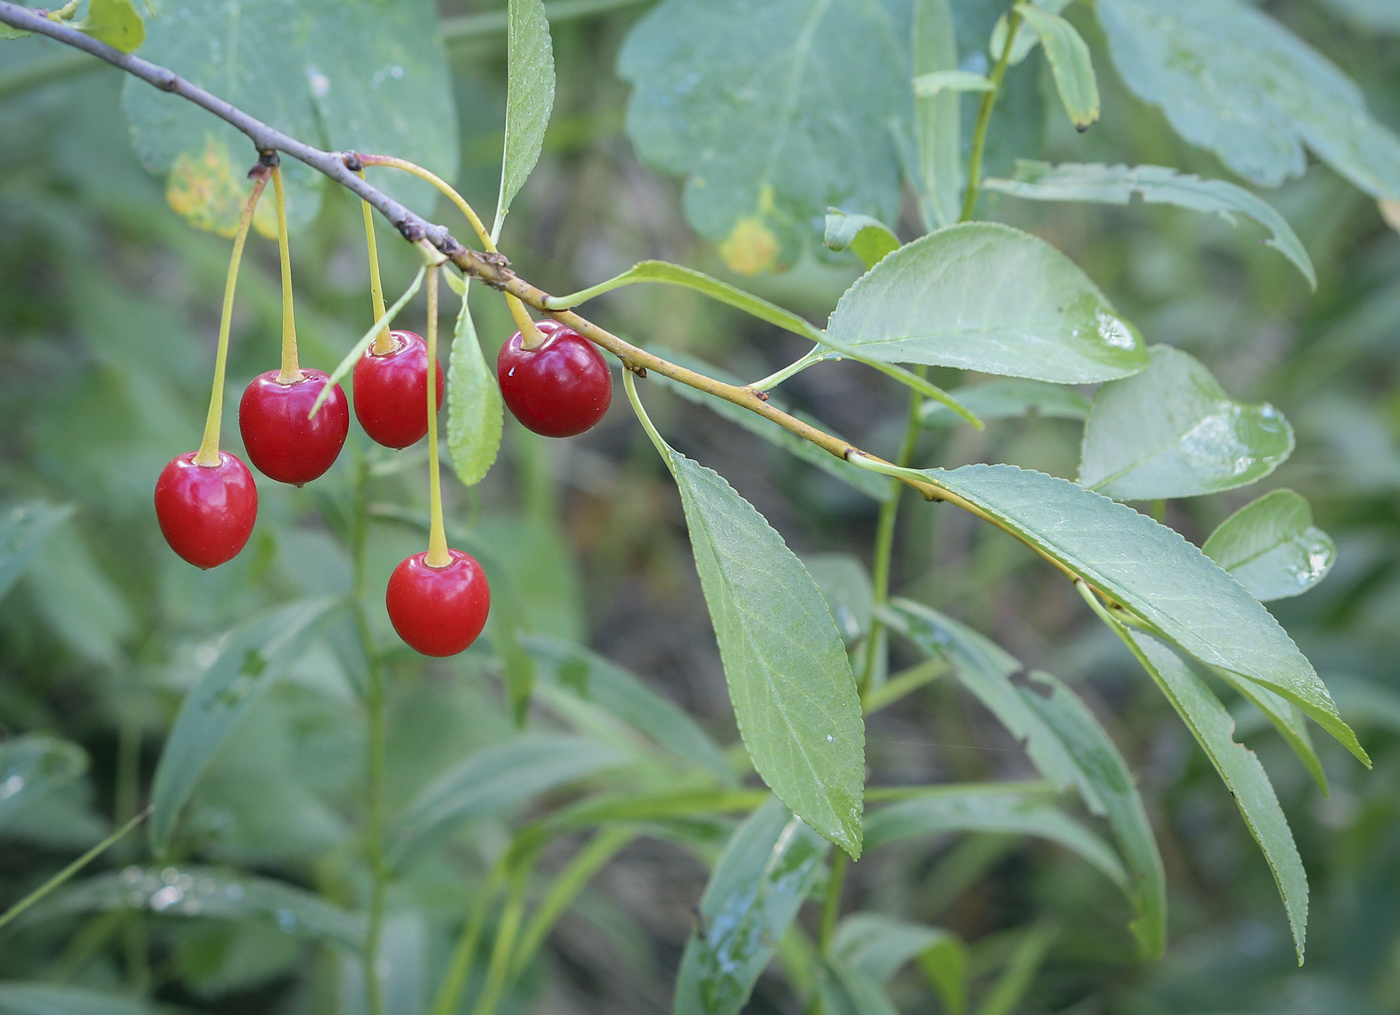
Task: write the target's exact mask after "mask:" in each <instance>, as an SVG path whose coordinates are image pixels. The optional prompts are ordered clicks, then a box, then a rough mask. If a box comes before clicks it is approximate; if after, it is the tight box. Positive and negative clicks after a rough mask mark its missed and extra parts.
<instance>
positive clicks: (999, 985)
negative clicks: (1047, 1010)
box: [977, 924, 1060, 1015]
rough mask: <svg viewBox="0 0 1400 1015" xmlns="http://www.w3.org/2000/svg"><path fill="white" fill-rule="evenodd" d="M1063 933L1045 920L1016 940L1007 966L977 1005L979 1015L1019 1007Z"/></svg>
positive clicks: (1009, 1012) (1009, 1014)
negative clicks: (1046, 957) (1053, 945)
mask: <svg viewBox="0 0 1400 1015" xmlns="http://www.w3.org/2000/svg"><path fill="white" fill-rule="evenodd" d="M1059 933H1060V932H1059V931H1058V930H1057V929H1056V928H1055V927H1053V926H1048V925H1045V924H1041V925H1039V926H1034V927H1030V928H1028V929H1027V930H1026V931H1025V932H1024V934H1023V935H1022V936H1021V939H1020V941H1018V942H1017V943H1016V949H1015V951H1013V952H1012V953H1011V958H1010V960H1009V961H1008V962H1007V963H1006V968H1005V969H1003V970H1002V973H1001V975H1000V976H999V977H997V980H996V982H995V983H994V984H992V985H991V989H990V990H988V991H987V993H986V995H984V996H983V998H982V1003H981V1004H979V1005H978V1006H977V1015H1013V1013H1014V1012H1016V1011H1017V1010H1019V1009H1020V1008H1021V1002H1022V1001H1024V1000H1025V997H1026V995H1027V994H1028V993H1030V989H1031V984H1032V983H1033V982H1034V981H1035V976H1036V973H1038V972H1040V967H1041V964H1042V963H1043V962H1044V961H1045V955H1046V953H1047V952H1048V951H1049V950H1050V946H1051V945H1052V944H1054V943H1055V939H1056V938H1057V937H1059Z"/></svg>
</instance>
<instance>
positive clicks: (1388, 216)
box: [1378, 197, 1400, 233]
mask: <svg viewBox="0 0 1400 1015" xmlns="http://www.w3.org/2000/svg"><path fill="white" fill-rule="evenodd" d="M1378 203H1379V204H1380V206H1381V218H1383V219H1385V223H1386V225H1388V226H1390V228H1392V229H1394V230H1395V231H1396V232H1398V233H1400V201H1397V200H1395V199H1394V198H1390V197H1384V198H1381V200H1380V201H1379V202H1378Z"/></svg>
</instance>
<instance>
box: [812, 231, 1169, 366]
mask: <svg viewBox="0 0 1400 1015" xmlns="http://www.w3.org/2000/svg"><path fill="white" fill-rule="evenodd" d="M827 331H828V332H829V334H830V336H831V338H832V339H833V340H834V341H835V342H836V343H838V344H840V345H846V346H849V347H851V348H852V349H854V350H857V351H859V352H861V353H864V354H865V355H867V356H871V357H873V358H875V359H879V360H885V361H886V362H890V363H925V364H928V365H930V366H949V367H961V368H963V369H965V370H979V371H981V372H982V373H988V374H1003V375H1007V376H1011V377H1033V378H1036V379H1038V380H1042V381H1054V382H1056V383H1060V384H1084V383H1089V382H1093V381H1105V380H1111V379H1113V378H1116V377H1127V376H1129V375H1130V374H1135V373H1137V372H1138V371H1139V370H1141V369H1142V368H1143V367H1145V366H1146V365H1147V350H1146V348H1145V347H1144V346H1143V342H1142V339H1141V338H1140V337H1139V336H1138V334H1137V332H1136V331H1135V330H1134V329H1133V328H1132V326H1131V325H1129V324H1128V323H1127V322H1125V321H1123V320H1122V319H1120V318H1119V317H1118V315H1117V313H1116V311H1114V309H1113V307H1112V306H1111V305H1110V304H1109V303H1108V301H1107V299H1106V298H1105V297H1104V296H1103V294H1102V293H1101V292H1099V290H1098V288H1097V287H1096V286H1095V285H1094V283H1093V282H1091V281H1089V279H1088V277H1087V276H1086V275H1085V274H1084V273H1083V272H1082V271H1080V270H1079V269H1078V268H1077V267H1076V266H1075V265H1074V263H1073V262H1071V261H1070V260H1069V258H1067V257H1065V256H1064V255H1063V254H1061V253H1060V252H1059V251H1057V250H1056V249H1055V248H1054V247H1051V246H1050V245H1049V244H1048V243H1046V242H1045V241H1044V240H1040V239H1037V238H1036V237H1034V236H1031V235H1030V234H1029V233H1023V232H1021V231H1019V230H1017V229H1012V228H1010V227H1009V226H1003V225H997V224H994V223H990V222H971V223H967V224H965V225H959V226H953V227H951V228H949V229H942V230H940V231H938V232H936V233H933V234H932V235H929V236H925V237H923V238H922V239H919V240H915V241H914V242H913V243H910V244H907V245H905V246H903V247H901V248H900V249H899V250H897V251H895V252H894V253H893V254H891V255H890V256H888V257H886V258H885V259H884V260H883V261H881V262H880V263H879V264H878V265H876V266H875V267H874V268H873V269H871V271H870V272H869V273H867V274H866V275H865V276H864V277H862V278H860V279H858V280H857V281H856V283H855V285H853V286H851V288H850V289H849V290H848V291H847V292H846V294H845V295H844V296H842V297H841V302H840V303H838V304H837V305H836V311H835V312H834V313H833V314H832V315H831V321H830V322H829V324H828V326H827Z"/></svg>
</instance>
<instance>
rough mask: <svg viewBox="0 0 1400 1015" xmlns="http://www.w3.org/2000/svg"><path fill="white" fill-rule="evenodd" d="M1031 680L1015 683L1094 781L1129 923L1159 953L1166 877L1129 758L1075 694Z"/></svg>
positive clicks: (1040, 678)
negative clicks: (1123, 882)
mask: <svg viewBox="0 0 1400 1015" xmlns="http://www.w3.org/2000/svg"><path fill="white" fill-rule="evenodd" d="M1031 680H1032V682H1033V684H1032V686H1031V687H1028V688H1027V687H1022V688H1018V690H1019V691H1020V692H1021V697H1022V698H1023V699H1025V702H1026V704H1027V705H1028V706H1029V707H1030V709H1031V710H1032V711H1034V712H1035V713H1036V714H1037V715H1039V716H1040V718H1041V719H1042V720H1043V721H1044V722H1045V724H1046V725H1047V726H1049V727H1050V728H1051V729H1052V730H1054V731H1055V733H1056V734H1057V735H1058V736H1059V737H1060V740H1061V742H1062V743H1063V744H1064V746H1065V750H1066V751H1067V752H1068V753H1069V754H1070V756H1071V757H1072V758H1073V759H1074V762H1075V764H1076V765H1077V766H1078V768H1079V770H1080V771H1081V772H1084V773H1086V775H1087V777H1088V780H1089V782H1090V783H1091V784H1092V785H1093V787H1094V790H1095V792H1096V794H1097V796H1098V799H1099V801H1100V802H1101V805H1102V807H1103V811H1102V813H1103V814H1104V816H1105V817H1106V818H1107V819H1108V824H1109V827H1110V828H1111V829H1113V837H1114V839H1115V840H1116V841H1117V843H1118V852H1119V854H1120V855H1121V856H1122V858H1123V861H1124V863H1125V864H1126V865H1127V868H1128V884H1127V889H1126V891H1127V894H1128V899H1129V900H1130V901H1131V902H1132V904H1133V909H1134V911H1135V912H1136V913H1137V918H1136V919H1135V920H1134V921H1133V922H1132V924H1131V925H1130V926H1131V928H1132V931H1133V933H1134V934H1135V935H1136V936H1137V939H1138V942H1139V944H1140V945H1141V947H1142V952H1143V954H1144V955H1147V956H1149V957H1153V958H1160V957H1161V956H1162V954H1163V952H1164V951H1165V950H1166V945H1167V879H1166V874H1165V872H1164V871H1163V869H1162V857H1161V854H1159V853H1158V852H1157V840H1156V839H1155V838H1154V837H1153V834H1152V824H1151V822H1150V821H1148V819H1147V810H1146V808H1144V807H1143V804H1142V797H1141V796H1139V795H1138V790H1137V785H1136V784H1135V783H1134V782H1133V776H1132V773H1131V772H1130V771H1129V770H1128V763H1127V762H1126V761H1124V760H1123V756H1122V755H1121V754H1119V753H1118V748H1117V747H1115V746H1114V744H1113V741H1112V740H1111V739H1109V736H1108V734H1107V733H1106V732H1104V728H1103V727H1102V726H1101V725H1099V721H1098V720H1097V719H1095V718H1094V714H1093V713H1092V712H1090V711H1089V709H1088V707H1087V706H1086V705H1085V704H1084V702H1083V701H1081V700H1080V698H1079V696H1078V695H1076V694H1075V693H1074V692H1073V691H1072V690H1070V689H1069V688H1068V687H1066V686H1065V685H1064V684H1062V683H1061V682H1060V681H1059V680H1057V679H1056V678H1055V677H1053V676H1051V675H1050V674H1048V673H1043V672H1041V671H1039V670H1035V671H1032V673H1031ZM1036 684H1039V685H1041V686H1040V687H1036V686H1034V685H1036ZM1043 691H1044V692H1048V693H1043ZM1265 693H1268V692H1265Z"/></svg>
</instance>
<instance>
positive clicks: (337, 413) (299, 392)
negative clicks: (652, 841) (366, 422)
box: [238, 370, 426, 486]
mask: <svg viewBox="0 0 1400 1015" xmlns="http://www.w3.org/2000/svg"><path fill="white" fill-rule="evenodd" d="M277 373H278V371H276V370H269V371H268V372H267V373H265V374H259V375H258V376H257V377H254V378H253V381H252V383H251V384H249V385H248V387H247V388H246V389H245V390H244V392H243V398H242V400H241V401H240V402H239V403H238V429H239V430H240V431H241V432H242V434H243V446H244V447H245V448H247V450H248V459H249V461H251V462H252V463H253V465H254V466H255V467H256V468H257V470H258V471H259V472H261V473H262V474H263V475H265V476H267V477H268V478H269V479H275V480H277V482H279V483H295V484H296V485H297V486H301V485H302V484H303V483H309V482H311V481H312V480H313V479H315V478H316V477H317V476H320V475H321V474H323V473H324V472H325V471H326V470H327V469H329V468H330V467H331V465H332V464H333V463H334V462H335V459H336V456H337V455H339V454H340V449H341V448H342V447H344V446H345V435H346V434H347V433H348V432H349V430H350V406H349V403H347V402H346V400H345V392H344V391H342V390H341V388H340V385H339V384H337V385H335V387H334V388H332V389H331V393H330V396H329V397H328V398H327V399H326V402H325V404H324V405H322V406H321V408H320V409H319V410H318V411H317V413H316V416H315V418H314V419H308V418H307V415H308V414H309V413H310V412H311V406H312V404H313V403H314V402H315V401H316V398H317V396H318V395H320V393H321V391H322V389H323V388H325V386H326V383H327V382H328V381H329V380H330V377H329V376H328V375H327V374H326V372H325V371H324V370H303V371H302V372H301V380H299V381H295V382H293V383H291V384H279V383H278V382H277ZM425 398H426V396H425Z"/></svg>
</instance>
